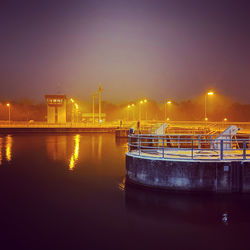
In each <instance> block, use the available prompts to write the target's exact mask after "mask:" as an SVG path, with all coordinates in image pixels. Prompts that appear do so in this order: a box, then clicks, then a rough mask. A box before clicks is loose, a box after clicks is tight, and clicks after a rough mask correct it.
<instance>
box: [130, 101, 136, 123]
mask: <svg viewBox="0 0 250 250" xmlns="http://www.w3.org/2000/svg"><path fill="white" fill-rule="evenodd" d="M131 108H132V112H133V121H134V120H135V104H134V103H132V104H131Z"/></svg>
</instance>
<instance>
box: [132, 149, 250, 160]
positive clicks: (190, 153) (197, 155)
mask: <svg viewBox="0 0 250 250" xmlns="http://www.w3.org/2000/svg"><path fill="white" fill-rule="evenodd" d="M129 154H130V155H134V156H140V157H141V158H143V157H145V158H155V159H165V160H171V159H172V160H177V159H179V160H192V161H193V160H199V161H202V160H210V161H218V160H219V161H220V160H221V159H220V151H219V150H204V149H202V150H201V149H195V150H192V149H185V150H183V149H172V150H165V151H164V155H163V152H162V151H161V150H155V151H151V152H147V151H145V152H144V151H140V152H139V151H138V150H132V151H130V152H129ZM231 160H242V149H237V150H226V151H224V154H223V159H222V161H231ZM245 160H250V150H246V159H245Z"/></svg>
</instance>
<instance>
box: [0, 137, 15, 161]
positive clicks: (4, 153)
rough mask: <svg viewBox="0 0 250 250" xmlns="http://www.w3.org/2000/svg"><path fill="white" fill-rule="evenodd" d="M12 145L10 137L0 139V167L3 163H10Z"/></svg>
mask: <svg viewBox="0 0 250 250" xmlns="http://www.w3.org/2000/svg"><path fill="white" fill-rule="evenodd" d="M12 144H13V138H12V136H11V135H5V136H3V137H0V165H2V164H3V163H4V162H8V163H10V162H11V160H12Z"/></svg>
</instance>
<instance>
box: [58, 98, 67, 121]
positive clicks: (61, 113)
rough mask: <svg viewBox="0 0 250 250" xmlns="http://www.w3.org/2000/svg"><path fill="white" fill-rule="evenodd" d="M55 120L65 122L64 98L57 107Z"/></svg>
mask: <svg viewBox="0 0 250 250" xmlns="http://www.w3.org/2000/svg"><path fill="white" fill-rule="evenodd" d="M57 114H58V118H57V122H58V123H66V100H64V102H63V105H62V106H58V107H57Z"/></svg>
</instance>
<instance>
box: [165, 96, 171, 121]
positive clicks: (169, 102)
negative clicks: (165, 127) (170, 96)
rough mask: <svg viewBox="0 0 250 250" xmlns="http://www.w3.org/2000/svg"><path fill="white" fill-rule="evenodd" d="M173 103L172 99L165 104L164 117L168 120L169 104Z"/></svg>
mask: <svg viewBox="0 0 250 250" xmlns="http://www.w3.org/2000/svg"><path fill="white" fill-rule="evenodd" d="M171 104H172V101H170V100H168V101H166V102H165V105H164V118H165V120H166V118H167V105H171Z"/></svg>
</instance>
